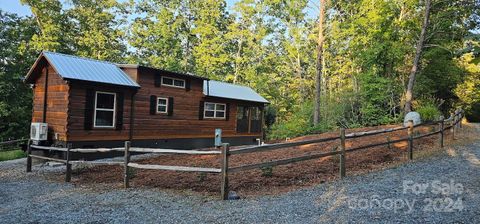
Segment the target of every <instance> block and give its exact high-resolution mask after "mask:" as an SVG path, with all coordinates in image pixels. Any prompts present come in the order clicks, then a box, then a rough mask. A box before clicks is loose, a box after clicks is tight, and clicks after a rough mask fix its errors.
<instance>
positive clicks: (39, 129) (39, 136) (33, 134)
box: [30, 123, 48, 141]
mask: <svg viewBox="0 0 480 224" xmlns="http://www.w3.org/2000/svg"><path fill="white" fill-rule="evenodd" d="M30 127H31V129H30V139H32V140H34V141H46V140H47V135H48V124H47V123H32V125H31V126H30Z"/></svg>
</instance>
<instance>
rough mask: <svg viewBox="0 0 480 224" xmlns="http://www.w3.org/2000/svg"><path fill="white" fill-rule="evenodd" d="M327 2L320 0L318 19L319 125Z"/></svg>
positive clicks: (317, 119) (315, 116)
mask: <svg viewBox="0 0 480 224" xmlns="http://www.w3.org/2000/svg"><path fill="white" fill-rule="evenodd" d="M326 2H327V0H320V15H319V19H318V43H317V61H316V78H315V79H316V80H315V109H314V111H313V124H314V125H318V123H319V122H320V98H321V91H322V90H321V88H322V70H323V64H322V58H323V42H324V41H325V37H324V35H323V30H324V27H323V24H324V21H325V8H326V5H325V4H326Z"/></svg>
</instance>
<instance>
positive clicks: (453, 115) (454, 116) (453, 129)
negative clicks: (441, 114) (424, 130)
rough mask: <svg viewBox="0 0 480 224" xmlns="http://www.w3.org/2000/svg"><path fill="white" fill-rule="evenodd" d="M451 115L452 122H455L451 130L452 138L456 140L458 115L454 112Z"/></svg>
mask: <svg viewBox="0 0 480 224" xmlns="http://www.w3.org/2000/svg"><path fill="white" fill-rule="evenodd" d="M450 117H451V118H452V122H453V123H452V130H451V132H452V139H453V140H455V125H457V124H456V123H457V115H455V114H454V113H452V114H451V115H450Z"/></svg>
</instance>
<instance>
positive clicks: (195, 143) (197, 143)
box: [68, 135, 262, 149]
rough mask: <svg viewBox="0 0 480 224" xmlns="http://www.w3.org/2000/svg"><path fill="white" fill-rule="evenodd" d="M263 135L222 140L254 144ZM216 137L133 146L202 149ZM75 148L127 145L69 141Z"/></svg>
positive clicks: (135, 144) (134, 142)
mask: <svg viewBox="0 0 480 224" xmlns="http://www.w3.org/2000/svg"><path fill="white" fill-rule="evenodd" d="M257 139H262V136H260V135H258V136H238V137H223V138H222V142H224V143H229V144H230V145H231V146H238V145H254V144H257ZM214 141H215V139H214V138H178V139H142V140H132V141H131V146H132V147H140V148H161V149H200V148H208V147H213V146H214ZM68 143H71V144H72V147H73V148H118V147H123V146H124V145H125V141H120V140H105V141H69V142H68Z"/></svg>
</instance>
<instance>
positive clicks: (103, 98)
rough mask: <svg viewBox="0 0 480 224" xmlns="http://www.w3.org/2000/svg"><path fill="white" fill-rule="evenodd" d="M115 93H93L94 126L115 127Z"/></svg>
mask: <svg viewBox="0 0 480 224" xmlns="http://www.w3.org/2000/svg"><path fill="white" fill-rule="evenodd" d="M115 98H116V94H115V93H107V92H98V91H97V92H96V93H95V114H94V124H93V126H94V127H96V128H113V127H115Z"/></svg>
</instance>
